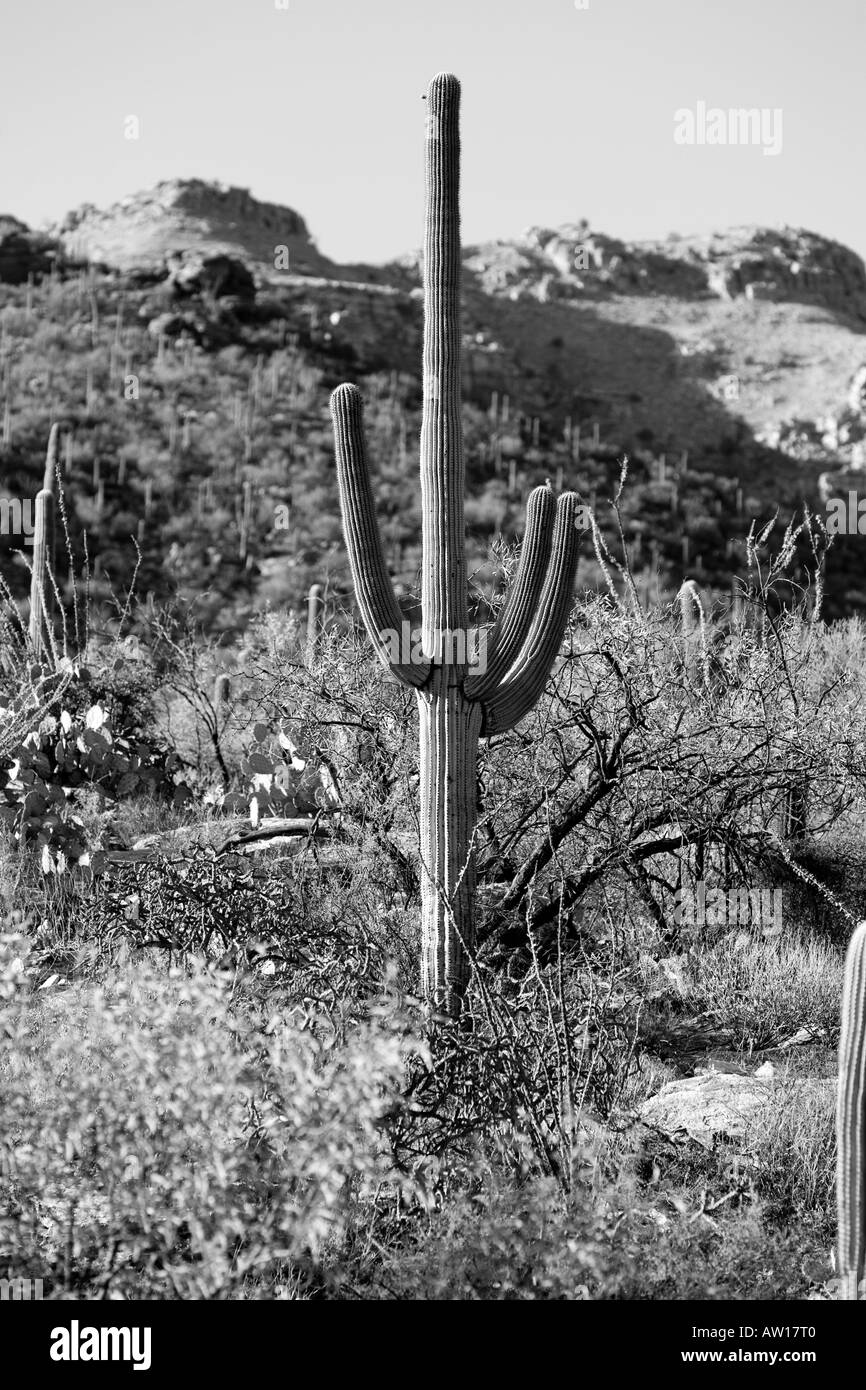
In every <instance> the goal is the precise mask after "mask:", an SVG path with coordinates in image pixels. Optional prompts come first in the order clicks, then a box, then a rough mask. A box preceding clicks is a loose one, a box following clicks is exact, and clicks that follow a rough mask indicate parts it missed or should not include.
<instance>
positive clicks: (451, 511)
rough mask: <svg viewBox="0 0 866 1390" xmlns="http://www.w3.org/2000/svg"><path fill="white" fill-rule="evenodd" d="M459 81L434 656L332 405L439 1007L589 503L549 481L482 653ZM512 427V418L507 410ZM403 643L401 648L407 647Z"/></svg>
mask: <svg viewBox="0 0 866 1390" xmlns="http://www.w3.org/2000/svg"><path fill="white" fill-rule="evenodd" d="M459 110H460V84H459V82H458V81H457V79H456V77H453V76H451V75H450V74H440V75H439V76H437V77H434V78H433V81H432V82H431V84H430V87H429V90H428V94H427V141H426V186H427V221H426V229H425V242H424V360H423V398H424V404H423V414H422V426H421V515H422V570H421V573H422V582H421V616H422V629H421V634H422V635H421V653H420V656H418V657H416V654H415V651H414V649H413V651H412V653H409V652H407V651H406V650H405V646H406V645H407V644H404V643H403V642H402V636H403V634H404V633H405V625H404V620H403V615H402V614H401V611H400V609H399V607H398V605H397V601H396V598H395V596H394V591H393V588H392V586H391V581H390V579H389V577H388V573H387V570H386V567H385V560H384V555H383V550H382V542H381V539H380V535H379V530H378V526H377V524H376V519H375V513H374V506H373V497H372V489H371V485H370V475H369V470H368V464H367V451H366V443H365V438H364V429H363V418H362V404H361V396H360V393H359V392H358V390H357V388H356V387H355V386H349V385H343V386H340V387H338V388H337V390H336V391H335V392H334V394H333V396H332V397H331V411H332V415H333V420H334V434H335V439H336V453H337V468H338V477H339V486H340V503H341V507H342V513H343V528H344V532H345V537H346V546H347V549H348V552H349V561H350V564H351V569H352V577H353V580H354V585H355V594H356V598H357V601H358V607H359V608H360V611H361V616H362V617H363V620H364V623H365V625H366V627H367V631H368V633H369V635H370V638H371V640H372V642H373V645H374V647H375V649H376V651H377V654H378V655H379V657H380V659H381V660H382V661H383V662H384V664H385V665H386V666H387V667H388V668H389V669H390V670H391V671H392V673H393V674H394V675H395V676H396V678H397V679H398V680H400V681H401V682H402V683H403V684H405V685H407V686H411V687H413V688H414V689H415V691H416V694H417V701H418V711H419V722H420V730H419V739H420V755H421V756H420V771H421V785H420V798H421V816H420V831H421V857H422V868H423V874H422V948H421V949H422V976H423V985H424V990H425V993H426V995H427V997H428V999H429V1000H430V1001H431V1003H432V1004H433V1005H434V1007H436V1008H438V1009H440V1010H442V1011H443V1012H445V1013H447V1014H450V1015H452V1016H454V1015H456V1014H458V1013H459V1011H460V1008H461V1000H462V996H463V994H464V992H465V989H466V985H467V982H468V979H469V973H470V953H471V951H472V948H473V944H474V897H475V836H476V825H477V751H478V740H479V738H480V737H483V736H486V735H491V734H496V733H501V732H502V731H504V730H506V729H510V728H512V727H513V726H514V725H515V724H517V723H518V722H519V721H520V720H521V719H522V718H523V717H524V715H526V714H527V713H528V712H529V710H530V709H531V708H532V706H533V705H534V703H535V701H536V700H537V698H538V696H539V694H540V693H541V691H542V689H543V687H544V684H545V682H546V680H547V677H548V675H549V673H550V670H551V667H552V665H553V662H554V660H555V658H556V655H557V652H558V651H559V647H560V643H561V641H562V636H563V632H564V630H565V626H566V623H567V621H568V615H569V612H570V609H571V598H572V589H573V585H574V574H575V568H576V563H577V550H578V540H579V534H578V530H577V527H576V524H575V523H576V520H577V509H578V498H577V496H576V495H575V494H574V493H565V494H564V495H563V496H561V497H560V498H559V502H558V504H557V502H556V500H555V498H554V493H553V490H552V488H550V487H547V486H545V487H539V488H535V490H534V491H533V492H532V493H531V494H530V497H529V502H528V506H527V521H526V539H525V541H524V545H523V552H522V555H521V559H520V566H519V569H518V574H517V578H516V581H515V583H514V586H513V588H512V590H511V593H510V595H509V597H508V601H507V603H506V604H505V606H504V608H503V610H502V612H501V614H500V616H499V618H498V620H497V622H496V623H495V624H494V626H493V628H492V629H491V630H490V632H489V633H487V634H485V636H486V642H485V643H484V644H483V645H482V647H481V654H482V656H483V657H484V660H482V661H480V662H478V663H476V664H475V665H474V666H473V664H472V663H471V661H470V659H469V650H468V649H469V641H468V632H467V599H466V557H465V536H464V511H463V507H464V499H463V493H464V461H463V433H462V425H461V413H460V224H459V216H460V214H459V178H460V132H459ZM503 418H504V416H503ZM395 647H398V648H399V650H395Z"/></svg>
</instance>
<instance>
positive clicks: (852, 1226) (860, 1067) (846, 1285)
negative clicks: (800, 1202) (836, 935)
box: [836, 922, 866, 1299]
mask: <svg viewBox="0 0 866 1390" xmlns="http://www.w3.org/2000/svg"><path fill="white" fill-rule="evenodd" d="M864 1130H866V922H861V923H860V925H859V926H858V927H857V930H856V931H855V932H854V935H853V936H852V938H851V944H850V946H849V947H848V957H847V959H846V961H845V981H844V985H843V990H842V1033H841V1037H840V1039H839V1082H838V1092H837V1099H836V1138H837V1144H838V1161H837V1162H838V1166H837V1169H836V1200H837V1207H838V1213H839V1276H840V1278H841V1280H842V1297H843V1298H846V1299H856V1298H857V1297H858V1293H859V1289H860V1285H861V1283H862V1281H863V1279H864V1276H866V1144H864V1141H866V1133H864Z"/></svg>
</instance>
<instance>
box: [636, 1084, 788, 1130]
mask: <svg viewBox="0 0 866 1390" xmlns="http://www.w3.org/2000/svg"><path fill="white" fill-rule="evenodd" d="M772 1094H773V1091H772V1087H771V1085H770V1084H769V1082H768V1081H765V1080H763V1079H759V1078H758V1077H755V1076H748V1075H743V1074H742V1073H741V1072H739V1071H731V1072H728V1071H716V1070H713V1071H708V1072H702V1073H701V1074H700V1075H698V1076H689V1077H686V1078H685V1079H683V1080H681V1081H670V1082H668V1084H667V1085H666V1086H663V1087H662V1089H661V1090H660V1091H659V1092H658V1093H657V1095H654V1096H651V1097H650V1099H649V1100H647V1101H644V1103H643V1105H642V1106H641V1108H640V1117H641V1119H642V1120H643V1121H644V1123H645V1124H648V1125H651V1126H652V1127H653V1128H654V1129H659V1130H661V1131H662V1132H663V1133H664V1134H667V1135H670V1136H671V1137H682V1136H685V1137H687V1138H689V1139H692V1140H694V1142H695V1143H697V1144H701V1145H702V1146H703V1148H705V1149H712V1148H713V1146H714V1144H715V1141H716V1139H717V1138H726V1139H742V1138H743V1137H744V1135H745V1133H746V1126H747V1122H748V1120H749V1119H751V1117H752V1116H753V1115H754V1114H755V1113H756V1112H757V1111H759V1110H761V1109H762V1108H763V1107H764V1106H765V1105H767V1104H768V1103H769V1101H770V1100H771V1098H772Z"/></svg>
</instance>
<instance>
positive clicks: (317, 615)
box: [306, 584, 325, 666]
mask: <svg viewBox="0 0 866 1390" xmlns="http://www.w3.org/2000/svg"><path fill="white" fill-rule="evenodd" d="M324 606H325V600H324V596H323V593H322V586H321V584H313V585H312V586H311V588H310V592H309V594H308V595H307V646H306V661H307V665H308V666H310V665H311V664H312V661H313V657H314V656H315V654H316V643H317V641H318V638H319V632H320V630H321V625H322V612H323V610H324Z"/></svg>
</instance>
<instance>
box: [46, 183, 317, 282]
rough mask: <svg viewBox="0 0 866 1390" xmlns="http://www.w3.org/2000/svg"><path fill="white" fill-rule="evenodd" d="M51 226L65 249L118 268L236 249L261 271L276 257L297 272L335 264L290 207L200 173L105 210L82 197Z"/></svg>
mask: <svg viewBox="0 0 866 1390" xmlns="http://www.w3.org/2000/svg"><path fill="white" fill-rule="evenodd" d="M52 231H53V234H54V235H56V236H57V238H58V239H59V241H60V243H61V245H62V246H63V248H64V250H65V252H66V254H67V255H69V256H73V257H80V258H86V259H89V260H92V261H96V262H99V263H101V264H104V265H108V266H112V267H116V268H118V269H120V270H129V269H132V268H134V267H148V266H160V265H164V264H166V263H168V261H169V260H170V258H171V257H172V255H175V254H177V253H183V252H187V251H195V252H196V253H198V254H200V255H224V256H230V257H235V258H238V259H240V260H242V261H244V262H246V263H250V264H252V265H255V266H258V267H260V268H261V270H262V271H263V272H264V271H270V272H272V271H273V270H274V268H275V265H276V266H277V267H279V266H280V265H283V266H285V268H286V269H287V270H289V271H291V272H292V273H293V274H295V275H327V274H330V273H332V272H333V271H334V269H335V267H334V265H333V262H331V261H329V260H328V259H327V257H325V256H322V255H320V253H319V252H318V251H317V249H316V247H315V245H314V244H313V241H312V239H311V237H310V234H309V232H308V230H307V225H306V223H305V222H304V219H303V218H302V217H301V216H300V214H299V213H297V212H295V211H294V210H293V209H292V208H288V207H281V206H280V205H279V204H276V203H262V202H259V201H258V199H256V198H254V197H253V196H252V194H251V193H250V192H249V190H248V189H245V188H230V187H226V186H225V185H222V184H215V183H205V182H203V181H202V180H201V179H170V180H168V181H166V182H163V183H159V184H157V185H156V187H155V188H152V189H149V190H148V191H146V192H143V193H136V194H133V195H132V196H131V197H128V198H123V199H122V200H121V201H120V202H119V203H115V204H113V206H111V207H109V208H106V209H105V210H104V211H100V209H98V208H96V207H94V206H93V205H92V204H90V203H85V204H84V205H83V206H82V207H80V208H77V209H76V210H75V211H73V212H70V213H69V214H68V215H67V216H66V217H65V218H64V219H63V221H62V222H61V223H59V224H58V225H57V226H56V227H55V228H53V229H52Z"/></svg>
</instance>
